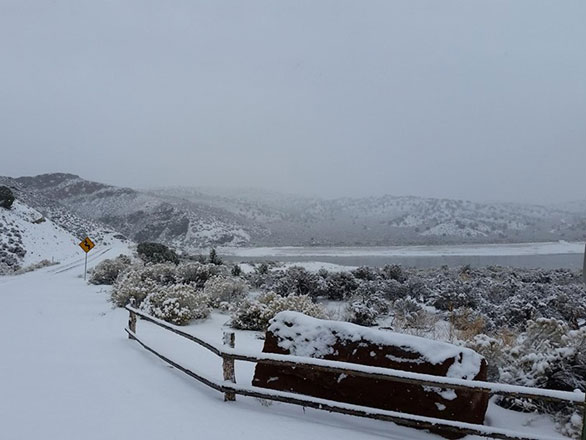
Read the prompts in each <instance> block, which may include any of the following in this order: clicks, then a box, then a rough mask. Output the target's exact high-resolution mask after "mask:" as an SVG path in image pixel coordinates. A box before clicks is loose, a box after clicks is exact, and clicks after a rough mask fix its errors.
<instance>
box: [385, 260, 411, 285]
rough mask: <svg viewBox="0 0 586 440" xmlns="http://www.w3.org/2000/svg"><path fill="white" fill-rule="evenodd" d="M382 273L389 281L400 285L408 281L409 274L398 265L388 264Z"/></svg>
mask: <svg viewBox="0 0 586 440" xmlns="http://www.w3.org/2000/svg"><path fill="white" fill-rule="evenodd" d="M382 273H383V275H384V276H385V277H386V278H387V279H388V280H395V281H398V282H399V283H404V282H405V281H407V274H406V273H405V272H403V269H402V268H401V266H399V265H398V264H387V265H386V266H385V267H383V269H382Z"/></svg>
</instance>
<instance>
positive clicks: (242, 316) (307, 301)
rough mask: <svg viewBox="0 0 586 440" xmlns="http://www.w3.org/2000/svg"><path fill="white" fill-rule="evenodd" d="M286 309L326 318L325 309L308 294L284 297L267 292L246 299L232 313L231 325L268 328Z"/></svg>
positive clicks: (244, 328) (245, 327)
mask: <svg viewBox="0 0 586 440" xmlns="http://www.w3.org/2000/svg"><path fill="white" fill-rule="evenodd" d="M284 310H291V311H295V312H301V313H304V314H306V315H309V316H313V317H315V318H324V317H325V316H326V313H325V310H324V309H323V308H322V307H321V306H320V305H318V304H315V303H314V302H313V301H312V300H311V298H310V297H309V296H308V295H290V296H287V297H283V296H281V295H278V294H276V293H275V292H266V293H263V294H261V295H260V296H259V297H258V298H256V299H246V300H244V301H243V302H242V303H241V304H240V305H239V306H238V308H237V309H236V310H235V311H234V313H233V314H232V320H231V322H230V325H231V326H232V327H234V328H237V329H241V330H266V328H267V327H268V325H269V320H270V319H272V318H273V316H275V315H276V314H277V313H279V312H282V311H284Z"/></svg>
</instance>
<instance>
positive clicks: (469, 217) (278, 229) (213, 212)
mask: <svg viewBox="0 0 586 440" xmlns="http://www.w3.org/2000/svg"><path fill="white" fill-rule="evenodd" d="M0 184H2V185H6V186H9V187H11V188H13V190H14V191H15V193H16V197H17V199H18V200H19V201H20V202H21V203H23V204H25V205H27V206H28V207H30V208H32V209H34V210H36V211H38V212H39V213H41V214H42V215H43V216H45V217H47V218H48V219H50V220H51V221H53V222H54V223H55V224H56V225H58V226H59V227H61V228H63V229H65V230H66V231H68V232H70V233H71V234H73V235H74V236H76V237H81V236H82V235H83V234H86V233H91V234H93V235H94V236H96V239H98V240H100V239H101V238H102V237H106V236H111V235H112V234H119V235H123V236H125V237H128V238H129V239H131V240H133V241H136V242H140V241H157V242H162V243H165V244H167V245H170V246H172V247H174V248H176V249H177V250H179V251H181V252H187V253H194V252H198V251H199V250H200V249H201V248H207V247H211V246H219V247H221V246H261V245H262V246H284V245H287V246H307V245H326V246H327V245H343V246H352V245H362V246H369V245H371V246H372V245H406V244H461V243H507V242H532V241H556V240H567V241H572V240H583V239H585V238H586V221H585V218H586V202H576V203H572V204H567V205H564V206H539V205H524V204H510V203H475V202H469V201H462V200H450V199H434V198H422V197H405V196H403V197H399V196H390V195H387V196H383V197H370V198H338V199H320V198H311V197H300V196H296V195H291V194H279V193H276V192H271V191H263V190H252V189H232V190H229V189H215V188H190V187H180V188H158V189H152V190H148V191H146V190H141V191H139V190H135V189H131V188H122V187H115V186H111V185H106V184H103V183H99V182H92V181H88V180H85V179H83V178H81V177H79V176H76V175H73V174H64V173H53V174H42V175H38V176H34V177H19V178H15V179H12V178H7V177H3V178H0Z"/></svg>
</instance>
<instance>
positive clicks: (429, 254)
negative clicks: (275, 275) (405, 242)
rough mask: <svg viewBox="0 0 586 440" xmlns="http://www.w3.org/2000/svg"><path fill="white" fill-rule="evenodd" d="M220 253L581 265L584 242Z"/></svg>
mask: <svg viewBox="0 0 586 440" xmlns="http://www.w3.org/2000/svg"><path fill="white" fill-rule="evenodd" d="M219 253H220V254H221V255H222V256H223V257H224V258H225V259H227V260H229V261H236V262H245V261H248V262H258V261H266V260H273V261H283V262H308V261H319V262H326V263H334V264H339V265H343V266H384V265H385V264H401V265H404V266H410V267H436V266H442V265H448V266H462V265H466V264H470V265H471V266H475V267H479V266H489V265H500V266H512V267H523V268H545V269H555V268H569V269H580V268H582V263H583V258H584V243H568V242H555V243H523V244H507V245H503V244H499V245H458V246H385V247H271V248H268V247H264V248H227V249H221V250H219Z"/></svg>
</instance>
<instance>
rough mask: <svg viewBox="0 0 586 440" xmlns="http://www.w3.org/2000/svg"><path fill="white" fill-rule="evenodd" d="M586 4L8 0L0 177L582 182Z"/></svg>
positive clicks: (401, 190)
mask: <svg viewBox="0 0 586 440" xmlns="http://www.w3.org/2000/svg"><path fill="white" fill-rule="evenodd" d="M585 17H586V2H584V1H582V0H568V1H566V2H552V1H535V0H532V1H529V0H517V1H515V2H509V1H505V0H473V1H470V0H466V1H464V0H445V1H442V2H439V3H438V2H434V1H429V0H409V1H394V2H388V1H378V0H376V1H375V0H369V1H367V2H360V3H356V2H351V1H342V0H336V1H333V0H319V1H307V0H300V1H296V2H294V3H282V2H277V3H275V2H270V1H268V0H250V1H247V2H236V1H218V2H213V3H207V2H200V1H183V0H179V1H177V2H173V3H172V4H168V3H158V2H150V1H146V2H144V1H141V2H139V1H136V0H131V1H128V2H124V3H117V2H111V1H100V2H96V1H87V0H82V1H79V2H66V1H63V0H56V1H54V2H51V3H39V2H34V1H22V0H19V1H15V0H6V1H3V2H0V54H1V55H2V59H3V68H2V69H0V97H1V99H0V118H1V120H2V121H3V129H2V130H0V145H2V156H1V157H0V175H9V176H13V177H14V176H22V175H36V174H43V173H49V172H53V171H54V170H57V171H60V172H70V173H73V174H77V175H80V176H81V177H83V178H85V179H88V180H96V181H100V182H104V183H109V184H113V185H117V186H127V187H134V188H146V187H163V186H191V187H202V186H219V187H245V188H260V189H263V188H265V189H269V190H273V191H276V192H280V193H291V194H300V195H308V196H319V197H325V198H335V197H344V196H345V197H365V196H380V195H383V194H391V195H397V196H402V195H413V196H419V197H434V198H449V199H460V200H473V201H479V202H517V203H536V204H553V203H563V202H568V201H574V200H584V199H585V198H586V193H585V188H586V172H585V171H584V164H586V124H584V121H585V120H586V51H585V50H584V42H585V41H586V27H585V26H584V25H583V23H584V18H585Z"/></svg>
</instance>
